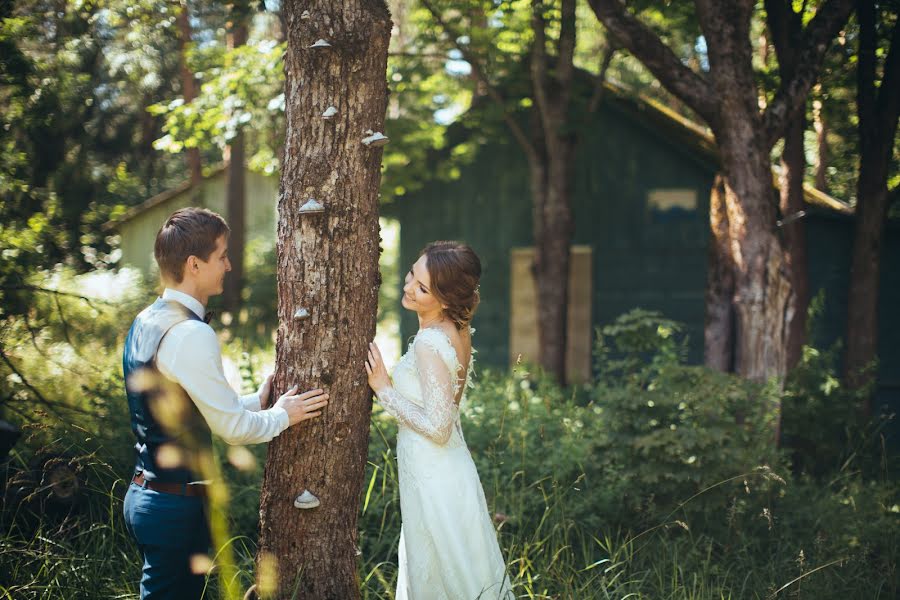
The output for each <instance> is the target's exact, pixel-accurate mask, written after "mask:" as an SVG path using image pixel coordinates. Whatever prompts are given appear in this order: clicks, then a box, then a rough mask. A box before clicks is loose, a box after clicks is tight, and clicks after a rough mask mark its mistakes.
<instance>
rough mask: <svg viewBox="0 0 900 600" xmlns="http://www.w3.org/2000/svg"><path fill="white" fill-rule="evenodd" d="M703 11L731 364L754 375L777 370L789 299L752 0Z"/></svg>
mask: <svg viewBox="0 0 900 600" xmlns="http://www.w3.org/2000/svg"><path fill="white" fill-rule="evenodd" d="M742 4H743V5H742V6H739V7H731V8H723V9H722V10H720V11H718V12H712V11H710V12H709V13H706V14H704V15H703V18H702V19H701V21H702V23H703V26H704V32H705V33H707V35H708V36H709V41H710V63H711V66H713V68H712V69H711V72H710V79H711V82H712V84H713V87H714V89H715V90H717V92H718V107H719V112H718V114H717V116H716V119H715V121H714V123H713V131H714V132H715V135H716V142H717V144H718V147H719V154H720V159H721V161H722V167H723V172H724V174H725V206H726V210H727V212H728V226H729V239H730V240H731V253H732V261H733V264H734V267H735V280H734V303H735V307H734V308H735V317H736V319H735V325H736V344H735V356H734V362H735V370H736V371H737V372H738V373H740V374H741V375H743V376H745V377H747V378H749V379H753V380H756V381H763V380H765V379H767V378H769V377H771V376H777V377H780V376H781V375H783V374H784V365H785V361H784V350H785V341H786V340H785V335H786V330H785V328H786V325H787V323H786V322H785V320H786V317H787V316H788V315H787V307H788V305H789V302H790V300H791V289H790V280H789V279H788V278H787V277H786V273H785V261H784V252H783V249H782V246H781V242H780V240H779V239H778V238H777V237H776V236H775V233H774V232H775V221H776V215H775V206H776V205H775V201H774V200H775V198H774V190H773V187H772V167H771V163H770V162H769V147H770V146H769V145H768V143H767V140H766V139H765V136H764V134H763V133H762V129H763V128H762V119H761V115H760V114H759V107H758V104H757V102H758V101H757V90H756V86H755V83H754V75H753V69H752V48H751V45H750V12H751V11H752V3H742Z"/></svg>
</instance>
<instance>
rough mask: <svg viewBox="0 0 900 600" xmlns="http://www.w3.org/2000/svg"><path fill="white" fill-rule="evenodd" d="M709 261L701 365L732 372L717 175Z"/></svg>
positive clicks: (728, 270)
mask: <svg viewBox="0 0 900 600" xmlns="http://www.w3.org/2000/svg"><path fill="white" fill-rule="evenodd" d="M709 230H710V237H709V240H710V241H709V259H708V268H707V272H706V323H705V324H704V327H703V342H704V343H703V355H704V362H705V364H706V366H707V367H709V368H710V369H715V370H716V371H722V372H723V373H730V372H731V371H732V370H734V303H733V302H732V299H733V297H734V264H732V262H731V252H730V251H729V248H728V246H729V244H730V237H729V236H728V210H727V209H726V207H725V179H724V178H723V177H722V175H721V174H717V175H716V178H715V180H714V181H713V186H712V190H710V194H709Z"/></svg>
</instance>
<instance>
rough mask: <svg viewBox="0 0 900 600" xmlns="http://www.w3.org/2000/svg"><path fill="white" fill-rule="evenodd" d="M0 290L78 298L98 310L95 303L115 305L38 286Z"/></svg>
mask: <svg viewBox="0 0 900 600" xmlns="http://www.w3.org/2000/svg"><path fill="white" fill-rule="evenodd" d="M0 290H3V291H10V292H12V291H20V290H28V291H30V292H38V293H41V294H53V295H55V296H66V297H69V298H78V299H79V300H83V301H85V302H87V303H88V305H89V306H90V307H91V308H97V307H96V306H94V304H93V303H94V302H97V303H100V304H106V305H107V306H112V304H113V303H112V302H109V301H108V300H100V299H98V298H88V297H87V296H82V295H80V294H73V293H71V292H61V291H59V290H51V289H47V288H42V287H39V286H36V285H10V286H3V287H0Z"/></svg>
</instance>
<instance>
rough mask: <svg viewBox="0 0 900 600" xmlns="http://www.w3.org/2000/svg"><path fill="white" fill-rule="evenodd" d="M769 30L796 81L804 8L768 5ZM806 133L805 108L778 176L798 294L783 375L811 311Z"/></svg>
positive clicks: (789, 130) (783, 70)
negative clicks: (806, 188) (805, 177)
mask: <svg viewBox="0 0 900 600" xmlns="http://www.w3.org/2000/svg"><path fill="white" fill-rule="evenodd" d="M765 7H766V25H767V27H768V30H769V31H770V32H771V37H772V40H773V42H774V44H775V51H776V54H777V56H778V70H779V75H780V77H781V79H782V80H783V81H790V80H792V79H793V78H794V77H795V75H796V71H797V63H798V60H799V54H800V51H801V49H802V46H803V18H804V16H805V15H804V12H805V10H806V4H805V3H804V5H803V6H802V7H801V9H800V12H795V10H794V7H793V5H791V4H790V3H788V2H785V0H766V1H765ZM805 132H806V103H805V102H804V103H803V104H802V105H800V106H799V107H797V109H796V110H795V111H794V112H793V113H792V114H791V115H790V117H789V118H788V119H787V125H786V128H785V132H784V149H783V150H782V152H781V174H780V176H779V185H778V187H779V191H780V201H779V209H780V211H781V236H782V240H783V242H784V249H785V253H784V258H785V264H786V268H787V272H788V277H789V278H790V283H791V288H792V289H793V291H794V294H793V297H792V299H791V300H790V301H789V305H788V309H787V311H786V315H785V319H786V321H787V339H786V340H785V350H784V352H785V361H786V364H785V370H786V371H787V370H790V369H792V368H794V366H796V365H797V363H798V362H800V358H801V356H802V353H803V344H805V343H806V316H807V310H808V309H809V271H808V266H807V260H806V221H804V220H803V219H802V217H803V213H802V211H803V209H804V207H805V202H804V195H803V179H804V173H805V170H806V153H805V151H804V135H805Z"/></svg>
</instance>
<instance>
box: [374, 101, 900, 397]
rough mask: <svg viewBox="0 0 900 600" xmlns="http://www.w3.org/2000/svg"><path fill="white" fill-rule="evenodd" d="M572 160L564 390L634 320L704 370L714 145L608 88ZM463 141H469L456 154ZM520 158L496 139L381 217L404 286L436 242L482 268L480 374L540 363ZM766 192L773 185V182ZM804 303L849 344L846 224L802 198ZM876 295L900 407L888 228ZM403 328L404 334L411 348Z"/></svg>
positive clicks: (849, 225) (823, 198) (899, 329)
mask: <svg viewBox="0 0 900 600" xmlns="http://www.w3.org/2000/svg"><path fill="white" fill-rule="evenodd" d="M607 92H608V93H607V94H606V95H605V99H604V102H603V103H602V106H601V107H600V109H599V110H598V111H597V113H596V114H595V118H594V119H593V121H592V123H590V125H589V127H587V129H586V131H585V134H584V138H583V141H582V144H581V147H580V149H579V152H578V157H577V161H578V164H577V167H576V178H577V181H576V184H575V194H574V198H573V211H574V215H575V234H574V240H573V248H572V250H573V255H572V256H573V261H572V262H573V266H572V272H571V278H570V282H569V290H570V296H571V298H570V304H569V314H570V322H569V326H568V334H569V347H568V350H567V363H568V364H569V370H570V377H572V378H574V379H578V378H579V377H585V376H587V375H588V374H589V370H590V363H591V347H592V341H593V332H594V330H595V328H596V327H598V326H601V325H603V324H606V323H609V322H611V321H612V320H613V319H615V318H616V317H617V316H619V315H620V314H622V313H624V312H627V311H629V310H631V309H633V308H635V307H640V308H644V309H648V310H658V311H661V312H662V313H663V314H664V315H665V316H666V317H668V318H671V319H674V320H677V321H680V322H682V323H684V324H685V325H686V329H687V333H688V335H689V352H690V354H689V359H690V360H691V361H692V362H696V363H700V362H702V360H703V323H704V291H705V286H706V269H707V246H708V242H709V221H708V218H709V212H708V209H709V193H710V188H711V185H712V181H713V177H714V175H715V173H716V171H717V158H716V152H715V146H714V144H713V140H712V137H711V135H710V134H709V133H708V132H707V131H706V130H704V129H702V128H700V127H699V126H697V125H695V124H693V123H691V122H689V121H686V120H684V119H683V118H681V117H679V116H678V115H676V114H674V113H672V112H671V111H669V110H667V109H666V108H665V107H661V106H659V105H656V104H654V103H653V102H650V101H646V100H643V99H640V98H637V97H635V96H634V95H633V94H628V93H624V92H623V90H621V89H619V88H616V87H614V86H610V87H609V88H608V90H607ZM460 141H461V142H464V141H467V138H465V139H462V140H460ZM528 181H529V178H528V170H527V164H526V161H525V157H524V155H523V153H522V152H521V151H520V149H519V147H518V146H517V145H516V143H515V142H514V140H513V139H512V137H511V136H509V135H506V134H504V133H503V130H501V135H492V136H491V138H490V140H489V141H488V142H487V143H485V144H483V145H481V146H479V148H478V150H477V156H476V157H475V158H474V160H473V161H472V162H471V163H470V164H468V165H467V166H463V167H461V169H460V176H459V177H458V178H457V179H455V180H453V181H431V182H428V183H426V184H425V186H424V187H423V188H421V189H419V190H417V191H415V192H413V193H409V194H407V195H406V196H404V197H402V198H400V199H399V200H398V201H396V202H395V203H393V204H391V205H389V206H387V207H385V208H384V210H383V213H384V214H385V215H387V216H390V217H392V218H394V219H397V220H398V221H399V223H400V253H399V254H400V261H401V265H402V268H401V272H404V271H405V269H406V265H409V264H411V263H412V262H414V260H415V258H416V256H417V254H418V252H419V250H420V249H421V248H422V247H423V246H424V245H425V244H426V243H427V242H429V241H432V240H436V239H459V240H464V241H466V242H468V243H469V244H471V245H472V246H473V247H474V248H475V250H476V251H477V252H478V253H479V255H480V256H481V258H482V262H483V269H484V270H483V276H482V283H481V298H482V302H481V306H480V308H479V309H478V314H477V315H476V318H475V321H474V323H473V325H474V326H475V328H476V329H477V330H478V332H477V334H476V338H477V339H476V344H477V347H478V349H479V359H480V360H481V361H482V362H483V363H487V364H491V365H496V366H501V365H509V364H514V363H515V361H516V360H518V359H519V357H523V358H531V359H534V358H536V350H537V326H536V317H535V314H536V312H535V307H534V298H535V292H534V283H533V279H532V276H531V273H530V270H529V268H528V264H529V261H530V258H531V253H532V248H531V246H532V243H533V241H532V223H531V201H530V196H529V188H528ZM773 181H774V180H773ZM806 201H807V204H808V209H807V211H806V216H805V217H804V219H805V220H806V225H807V235H808V244H809V257H810V258H809V260H810V264H809V269H810V280H811V288H812V293H813V294H816V293H817V292H818V291H820V290H822V291H823V292H824V295H825V315H824V319H823V323H822V324H821V325H822V331H821V332H819V334H820V335H819V336H818V339H817V340H816V341H817V342H819V343H822V344H830V343H832V342H833V341H835V340H836V339H838V338H842V337H843V336H844V333H845V332H844V327H845V322H846V308H847V285H848V278H849V277H848V275H849V262H850V255H851V242H852V236H853V219H854V217H853V211H852V209H851V207H850V206H848V205H847V204H845V203H843V202H840V201H838V200H835V199H834V198H831V197H829V196H827V195H826V194H823V193H821V192H819V191H817V190H815V189H812V188H808V189H807V190H806ZM884 254H885V256H884V259H883V262H882V264H883V265H884V267H883V269H882V271H883V272H882V281H881V291H880V294H881V296H880V307H881V309H880V323H881V330H880V334H879V335H880V347H879V356H880V361H881V362H880V369H879V384H880V390H879V400H880V401H883V402H886V403H888V404H890V405H892V406H894V407H900V347H898V344H897V342H898V341H900V311H897V310H892V308H894V307H900V271H898V270H897V269H893V268H892V266H891V265H892V264H893V263H895V262H897V259H900V223H897V222H892V223H891V224H889V226H888V232H887V236H886V242H885V246H884ZM415 327H416V323H415V320H414V318H413V316H412V315H409V314H407V315H405V316H404V318H403V319H402V321H401V334H402V336H403V337H404V339H405V338H406V337H408V336H409V335H411V334H412V333H414V331H415Z"/></svg>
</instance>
